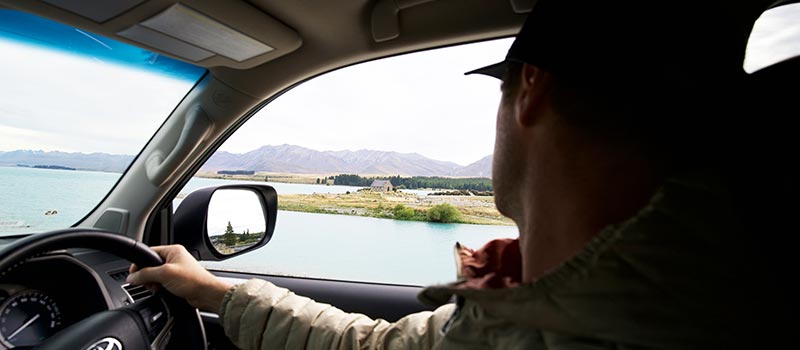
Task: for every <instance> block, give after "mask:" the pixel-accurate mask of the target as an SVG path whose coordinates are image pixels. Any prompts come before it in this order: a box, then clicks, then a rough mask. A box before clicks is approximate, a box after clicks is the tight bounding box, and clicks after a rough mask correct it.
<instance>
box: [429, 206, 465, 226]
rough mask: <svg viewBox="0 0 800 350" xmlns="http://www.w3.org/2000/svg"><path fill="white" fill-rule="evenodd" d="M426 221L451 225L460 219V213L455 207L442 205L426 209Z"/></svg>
mask: <svg viewBox="0 0 800 350" xmlns="http://www.w3.org/2000/svg"><path fill="white" fill-rule="evenodd" d="M427 216H428V221H431V222H443V223H451V222H458V221H459V220H460V219H461V212H459V211H458V209H456V207H454V206H452V205H450V204H448V203H444V204H438V205H434V206H432V207H431V208H430V209H428V214H427Z"/></svg>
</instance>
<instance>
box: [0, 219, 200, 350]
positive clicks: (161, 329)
mask: <svg viewBox="0 0 800 350" xmlns="http://www.w3.org/2000/svg"><path fill="white" fill-rule="evenodd" d="M67 248H91V249H95V250H99V251H104V252H108V253H111V254H114V255H116V256H118V257H120V258H124V259H127V260H128V261H130V262H133V263H135V264H136V265H137V266H139V267H142V268H144V267H150V266H159V265H162V264H163V263H164V261H163V260H162V259H161V257H160V256H159V255H158V254H156V253H155V252H154V251H153V250H151V249H150V248H149V247H147V246H146V245H144V244H142V243H140V242H137V241H136V240H133V239H131V238H128V237H125V236H122V235H119V234H115V233H110V232H105V231H100V230H94V229H67V230H60V231H53V232H47V233H41V234H35V235H31V236H28V237H25V238H22V239H19V240H17V241H15V242H14V243H12V244H10V245H8V246H6V247H5V248H3V249H2V250H0V273H2V275H5V274H6V272H7V271H8V270H9V269H12V268H14V267H15V266H17V265H18V264H21V263H23V262H24V261H25V260H26V259H28V258H31V257H34V256H37V255H40V254H43V253H46V252H50V251H54V250H61V249H67ZM170 339H175V340H178V341H180V342H181V343H180V344H175V343H176V342H170ZM96 348H100V349H115V350H122V349H125V350H145V349H169V348H176V349H177V348H180V349H203V350H204V349H206V338H205V331H204V329H203V324H202V322H201V320H200V314H199V313H198V311H197V309H196V308H194V307H192V306H191V305H189V303H187V302H186V301H185V300H183V299H181V298H178V297H176V296H174V295H172V294H170V293H169V292H167V291H166V290H164V289H163V288H162V289H161V290H160V291H159V292H157V293H156V294H155V295H154V296H151V297H148V298H145V299H142V300H139V301H137V302H136V303H134V304H131V305H127V306H124V307H121V308H118V309H114V310H108V311H103V312H99V313H96V314H94V315H92V316H89V317H87V318H85V319H83V320H81V321H79V322H77V323H75V324H73V325H71V326H69V327H67V328H65V329H63V330H61V331H60V332H58V333H56V334H54V335H53V336H52V337H49V338H47V339H45V340H44V341H43V342H42V343H41V344H39V345H37V346H35V347H34V348H33V349H39V350H64V349H75V350H84V349H86V350H92V349H96Z"/></svg>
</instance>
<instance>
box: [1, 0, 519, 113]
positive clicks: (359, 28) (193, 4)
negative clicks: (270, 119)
mask: <svg viewBox="0 0 800 350" xmlns="http://www.w3.org/2000/svg"><path fill="white" fill-rule="evenodd" d="M122 2H127V3H130V4H129V5H128V6H131V7H130V8H125V5H120V6H118V8H116V9H111V10H110V11H112V12H110V14H111V17H110V18H107V19H106V18H104V17H103V16H102V15H97V12H98V11H97V9H96V7H97V6H98V5H99V4H102V3H108V1H106V0H93V1H88V0H82V1H79V0H74V1H70V0H41V1H30V0H0V6H5V7H8V8H15V9H19V10H23V11H26V12H31V13H35V14H38V15H40V16H43V17H47V18H50V19H54V20H57V21H60V22H63V23H67V24H69V25H72V26H75V27H78V28H82V29H85V30H88V31H91V32H94V33H97V34H100V35H103V36H106V37H110V38H113V39H115V40H119V41H123V42H127V43H130V44H133V45H137V46H141V47H144V48H146V49H149V50H152V51H155V52H159V53H161V54H165V55H168V56H171V57H173V58H177V59H181V60H184V61H189V62H190V63H194V64H197V65H200V66H204V67H206V68H209V70H210V71H211V73H212V74H213V75H214V77H215V78H217V79H219V80H220V81H222V82H224V83H225V84H228V85H229V86H231V87H233V88H234V89H236V90H238V91H240V92H243V93H245V94H247V95H250V96H252V97H255V98H257V99H264V98H267V97H269V96H271V95H272V94H274V93H275V92H277V91H280V90H283V89H284V88H285V87H288V86H291V85H292V84H294V83H296V82H297V81H300V80H303V79H305V78H307V77H310V76H315V75H317V74H320V73H323V72H326V71H329V70H332V69H335V68H338V67H342V66H346V65H349V64H353V63H356V62H361V61H366V60H369V59H373V58H377V57H383V56H390V55H394V54H398V53H402V52H409V51H415V50H420V49H425V48H431V47H438V46H445V45H448V44H453V43H459V42H469V41H478V40H483V39H489V38H497V37H502V36H510V35H513V34H514V33H516V31H517V30H518V28H519V26H520V25H521V23H522V21H523V20H524V18H525V12H526V11H525V7H526V6H527V7H528V8H529V7H530V6H531V5H532V3H533V0H521V1H520V0H517V1H485V0H436V1H431V0H399V1H396V0H388V1H384V0H379V1H369V0H340V1H334V0H304V1H280V0H278V1H276V0H255V1H243V0H225V1H218V0H216V1H209V0H206V1H202V0H186V1H181V2H180V4H182V5H184V6H186V7H188V8H191V9H194V10H196V11H198V12H200V13H202V14H204V15H206V16H208V17H210V18H211V19H213V20H214V21H217V22H220V23H223V24H225V25H226V26H228V27H230V28H233V29H235V30H237V31H239V32H242V33H245V34H246V35H248V36H250V37H254V38H258V39H259V40H260V41H262V42H265V43H266V44H268V45H270V46H272V47H274V48H276V50H275V51H277V52H270V53H267V54H264V55H261V56H259V57H256V58H254V59H252V60H246V61H243V62H236V61H233V60H231V59H226V58H224V57H219V56H215V57H212V58H210V59H206V60H201V61H199V62H191V61H190V60H187V59H185V58H183V57H180V56H178V55H175V54H171V53H169V52H166V51H164V50H160V49H158V48H154V47H152V46H149V45H144V44H142V43H140V42H137V41H133V40H131V39H129V38H126V37H123V36H121V35H120V34H119V33H120V32H123V31H125V30H126V29H129V28H131V27H134V26H136V25H137V24H141V23H142V22H144V21H147V20H148V19H150V18H153V17H154V16H157V15H158V14H159V13H162V12H163V11H165V10H166V9H169V8H170V7H171V6H173V5H175V4H178V3H179V2H178V1H174V0H146V1H144V0H126V1H122ZM512 3H513V4H512ZM54 4H55V5H54ZM520 4H521V5H520ZM387 5H389V6H390V8H389V9H388V10H387V9H386V8H385V7H386V6H387ZM382 6H383V7H384V8H383V9H382V8H381V7H382ZM392 6H394V7H393V8H391V7H392ZM106 7H107V6H106ZM399 7H402V9H399ZM515 7H516V8H517V11H515ZM392 14H395V16H394V18H392V16H391V15H392ZM92 18H94V19H92ZM393 21H396V25H397V29H398V31H397V33H396V34H397V36H396V37H394V38H391V39H388V40H387V39H385V38H383V39H380V42H378V41H376V38H375V36H374V31H373V29H372V27H373V26H376V27H378V30H379V29H380V27H383V28H385V27H387V26H388V27H389V28H391V27H392V24H393V23H392V22H393ZM281 30H283V32H281ZM384 32H385V30H384ZM293 34H294V35H296V37H295V38H292V37H291V36H292V35H293Z"/></svg>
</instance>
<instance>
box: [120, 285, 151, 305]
mask: <svg viewBox="0 0 800 350" xmlns="http://www.w3.org/2000/svg"><path fill="white" fill-rule="evenodd" d="M122 289H124V290H125V293H127V294H128V298H129V299H130V301H131V303H135V302H137V301H139V300H142V299H144V298H147V297H149V296H151V295H153V292H151V291H150V290H149V289H147V288H145V287H144V286H134V285H132V284H126V285H123V286H122Z"/></svg>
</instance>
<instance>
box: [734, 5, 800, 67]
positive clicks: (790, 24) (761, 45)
mask: <svg viewBox="0 0 800 350" xmlns="http://www.w3.org/2000/svg"><path fill="white" fill-rule="evenodd" d="M797 56H800V4H787V5H781V6H777V7H774V8H771V9H769V10H766V11H764V13H763V14H761V16H760V17H759V18H758V20H756V22H755V24H754V25H753V30H752V32H751V33H750V39H749V40H748V41H747V52H746V55H745V60H744V70H745V71H746V72H747V73H753V72H755V71H757V70H760V69H763V68H766V67H769V66H771V65H773V64H776V63H779V62H782V61H785V60H788V59H791V58H794V57H797Z"/></svg>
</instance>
